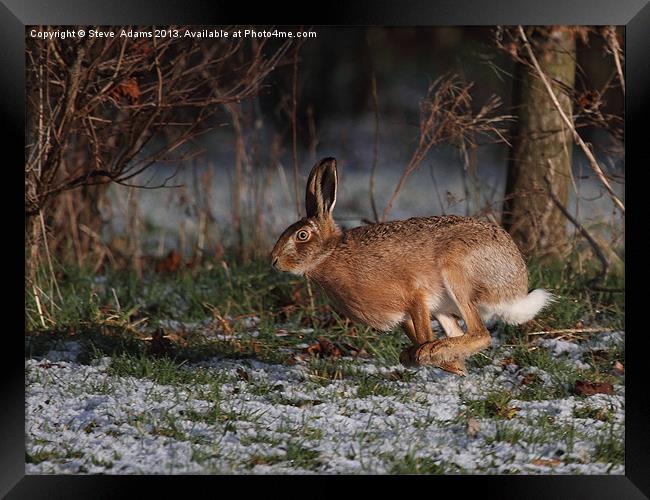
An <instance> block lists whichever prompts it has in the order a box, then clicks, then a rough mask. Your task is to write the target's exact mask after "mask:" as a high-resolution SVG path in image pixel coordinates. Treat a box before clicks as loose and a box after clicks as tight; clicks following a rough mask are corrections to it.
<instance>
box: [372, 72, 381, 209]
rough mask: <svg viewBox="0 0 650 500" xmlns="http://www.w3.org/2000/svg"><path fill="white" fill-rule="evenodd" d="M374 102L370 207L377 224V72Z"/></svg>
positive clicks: (373, 80)
mask: <svg viewBox="0 0 650 500" xmlns="http://www.w3.org/2000/svg"><path fill="white" fill-rule="evenodd" d="M371 82H372V102H373V107H374V111H375V142H374V145H373V150H372V169H371V170H370V206H371V208H372V215H373V217H374V219H375V222H379V214H378V213H377V205H376V204H375V173H376V171H377V164H378V163H379V100H378V99H377V78H376V77H375V71H374V70H373V72H372V80H371Z"/></svg>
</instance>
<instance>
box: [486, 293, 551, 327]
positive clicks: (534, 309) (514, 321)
mask: <svg viewBox="0 0 650 500" xmlns="http://www.w3.org/2000/svg"><path fill="white" fill-rule="evenodd" d="M553 300H555V298H554V297H553V294H551V293H550V292H547V291H546V290H542V289H541V288H538V289H536V290H533V291H532V292H530V293H529V294H528V295H526V296H525V297H522V298H520V299H515V300H511V301H509V302H503V303H501V304H498V305H493V306H492V307H490V309H491V311H490V312H491V313H492V314H493V315H495V316H498V317H499V318H501V319H502V320H503V321H505V322H506V323H509V324H511V325H519V324H521V323H525V322H526V321H529V320H531V319H533V318H534V317H535V315H536V314H537V313H538V312H539V311H541V310H542V309H543V308H544V307H546V306H547V305H549V304H550V303H551V302H553Z"/></svg>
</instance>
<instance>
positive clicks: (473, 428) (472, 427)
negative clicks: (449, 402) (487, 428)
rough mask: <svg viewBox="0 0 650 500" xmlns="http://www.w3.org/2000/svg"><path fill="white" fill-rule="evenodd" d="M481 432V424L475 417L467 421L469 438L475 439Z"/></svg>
mask: <svg viewBox="0 0 650 500" xmlns="http://www.w3.org/2000/svg"><path fill="white" fill-rule="evenodd" d="M480 430H481V422H479V421H478V420H476V419H475V418H474V417H470V418H469V419H468V420H467V435H468V436H469V437H474V436H476V435H477V434H478V432H479V431H480Z"/></svg>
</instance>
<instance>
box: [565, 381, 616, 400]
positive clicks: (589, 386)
mask: <svg viewBox="0 0 650 500" xmlns="http://www.w3.org/2000/svg"><path fill="white" fill-rule="evenodd" d="M574 391H575V393H576V394H579V395H581V396H593V395H594V394H614V386H613V385H612V384H610V383H608V382H586V381H584V380H576V385H575V387H574Z"/></svg>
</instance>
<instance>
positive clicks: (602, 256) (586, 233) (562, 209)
mask: <svg viewBox="0 0 650 500" xmlns="http://www.w3.org/2000/svg"><path fill="white" fill-rule="evenodd" d="M548 163H549V168H551V169H552V168H553V166H552V164H551V160H550V159H549V160H548ZM544 181H545V182H546V184H547V186H548V193H549V196H550V197H551V200H553V203H555V206H556V207H557V208H558V209H559V210H560V212H562V214H563V215H564V216H565V217H566V218H567V219H568V220H569V222H571V224H573V225H574V226H575V228H576V229H577V230H578V232H580V234H581V235H582V236H584V237H585V239H586V240H587V241H588V242H589V244H590V245H591V248H592V249H593V251H594V254H595V255H596V257H597V258H598V260H599V261H600V264H601V270H600V272H599V273H598V274H597V275H596V276H595V277H594V278H592V279H591V280H589V282H588V284H587V286H589V287H591V286H594V285H596V284H598V283H599V282H600V281H602V279H603V278H604V277H605V275H606V274H607V270H608V269H609V262H608V261H607V258H606V257H605V254H604V253H603V251H602V249H601V248H600V245H598V243H596V240H594V238H593V237H592V236H591V234H589V231H587V230H586V229H585V228H584V226H583V225H582V224H580V222H578V221H577V220H576V219H575V217H573V215H571V213H569V211H568V210H567V209H566V207H565V206H564V205H563V204H562V202H561V201H560V199H559V198H558V197H557V195H556V194H555V192H554V191H553V186H552V184H551V181H549V179H548V177H547V176H546V175H544Z"/></svg>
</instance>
